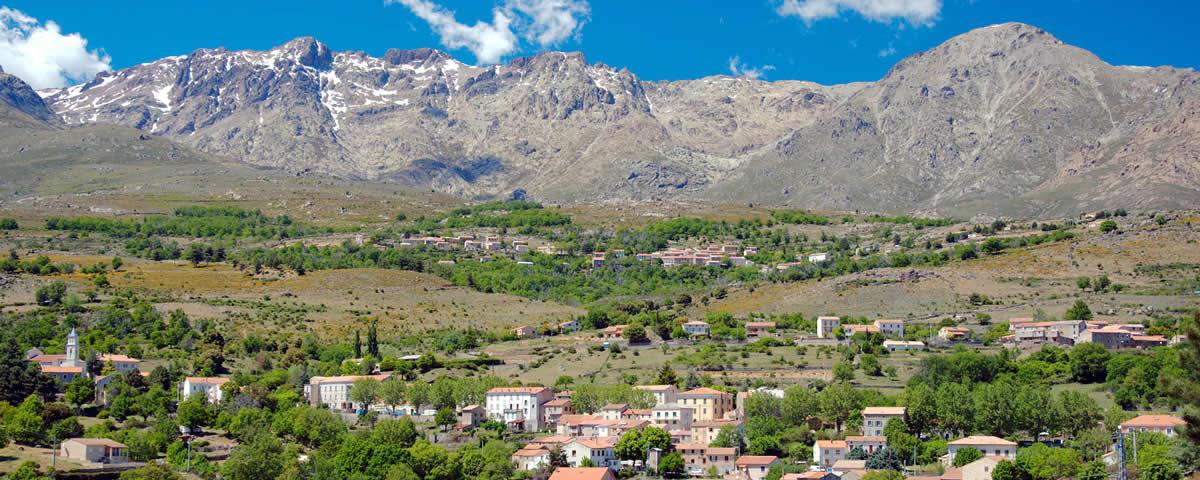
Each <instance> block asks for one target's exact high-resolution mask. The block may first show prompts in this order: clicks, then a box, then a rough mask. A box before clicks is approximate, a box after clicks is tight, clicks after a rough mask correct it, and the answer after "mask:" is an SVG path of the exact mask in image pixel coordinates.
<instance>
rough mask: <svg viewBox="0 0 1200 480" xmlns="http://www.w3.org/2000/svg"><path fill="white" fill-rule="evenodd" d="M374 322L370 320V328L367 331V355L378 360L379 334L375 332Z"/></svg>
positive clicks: (375, 322)
mask: <svg viewBox="0 0 1200 480" xmlns="http://www.w3.org/2000/svg"><path fill="white" fill-rule="evenodd" d="M377 323H378V322H377V321H376V320H371V326H370V327H369V328H368V329H367V353H370V354H371V356H372V357H375V358H379V333H378V331H377V327H376V324H377Z"/></svg>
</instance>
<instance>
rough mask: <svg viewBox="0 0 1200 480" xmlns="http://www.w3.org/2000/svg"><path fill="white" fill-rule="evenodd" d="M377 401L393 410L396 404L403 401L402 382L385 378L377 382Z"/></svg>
mask: <svg viewBox="0 0 1200 480" xmlns="http://www.w3.org/2000/svg"><path fill="white" fill-rule="evenodd" d="M379 401H380V403H383V404H384V405H386V406H387V407H388V411H390V412H395V409H396V406H397V405H400V404H403V403H404V382H401V381H399V380H386V381H384V382H383V383H380V384H379Z"/></svg>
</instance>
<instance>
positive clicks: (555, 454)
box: [549, 445, 683, 470]
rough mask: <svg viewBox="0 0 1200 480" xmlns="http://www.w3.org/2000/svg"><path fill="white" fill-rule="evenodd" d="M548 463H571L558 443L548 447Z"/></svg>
mask: <svg viewBox="0 0 1200 480" xmlns="http://www.w3.org/2000/svg"><path fill="white" fill-rule="evenodd" d="M682 459H683V458H682V457H680V460H682ZM549 464H550V468H559V467H567V466H570V465H571V463H570V461H569V460H568V459H567V454H566V452H563V449H562V447H560V446H558V445H554V446H552V447H550V456H549ZM659 469H660V470H662V464H661V463H660V464H659Z"/></svg>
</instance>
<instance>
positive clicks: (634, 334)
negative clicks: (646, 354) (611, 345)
mask: <svg viewBox="0 0 1200 480" xmlns="http://www.w3.org/2000/svg"><path fill="white" fill-rule="evenodd" d="M624 336H625V340H628V341H629V343H630V344H639V343H648V342H649V341H650V336H649V335H648V334H647V333H646V327H643V326H642V325H641V324H639V323H633V324H630V325H628V326H626V327H625V333H624Z"/></svg>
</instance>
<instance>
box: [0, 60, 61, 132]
mask: <svg viewBox="0 0 1200 480" xmlns="http://www.w3.org/2000/svg"><path fill="white" fill-rule="evenodd" d="M0 126H4V127H34V128H38V127H41V128H47V127H49V128H55V127H60V126H62V120H61V119H59V118H58V115H55V114H54V112H53V111H51V110H50V107H48V106H46V102H45V101H43V100H42V97H41V96H39V95H38V94H37V92H35V91H33V88H30V86H29V85H28V84H26V83H25V82H24V81H23V80H21V79H20V78H17V77H16V76H14V75H10V74H7V73H4V70H3V69H0Z"/></svg>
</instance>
